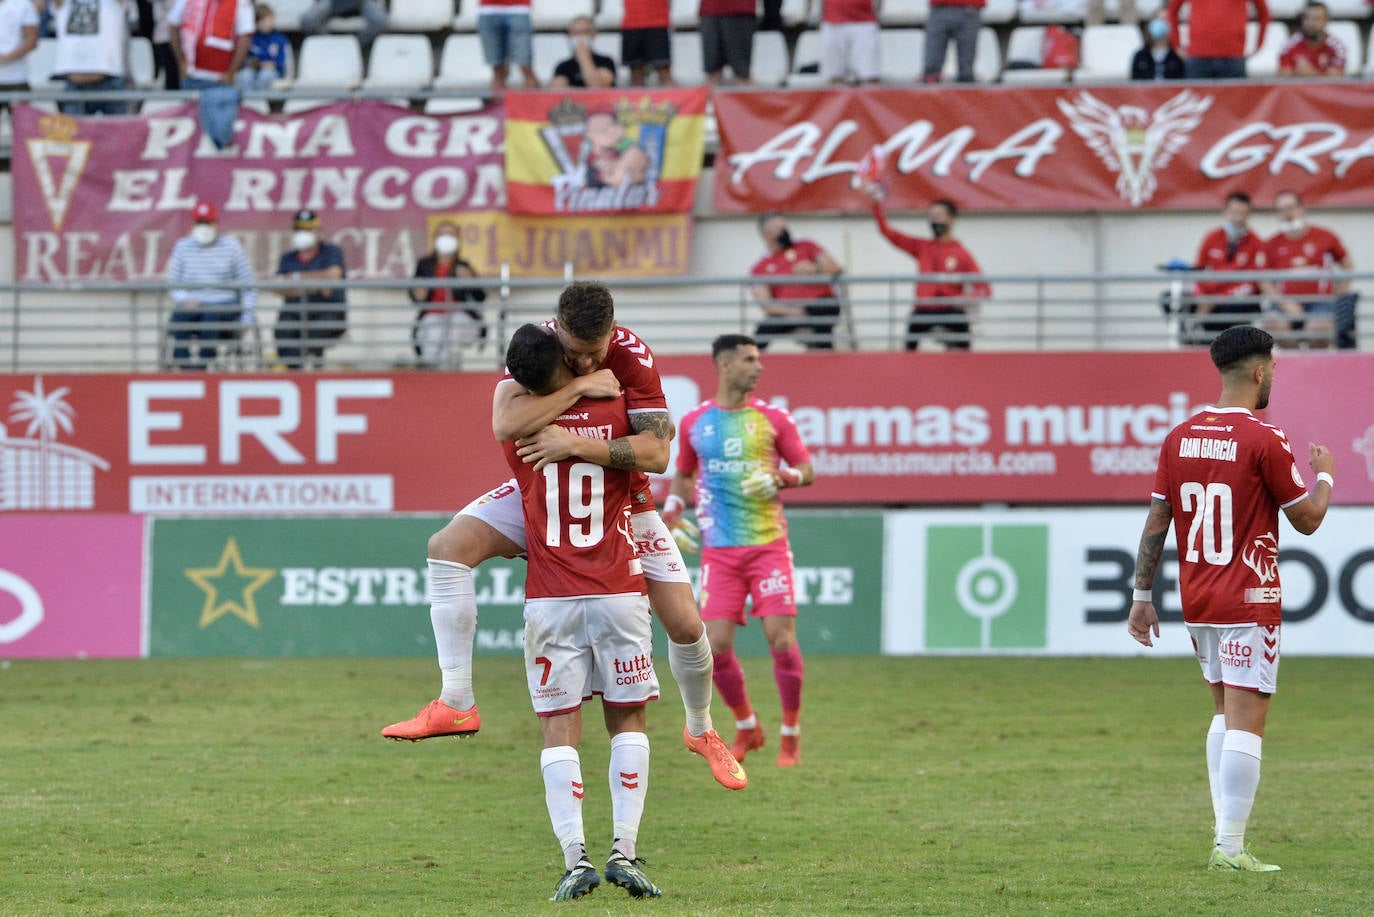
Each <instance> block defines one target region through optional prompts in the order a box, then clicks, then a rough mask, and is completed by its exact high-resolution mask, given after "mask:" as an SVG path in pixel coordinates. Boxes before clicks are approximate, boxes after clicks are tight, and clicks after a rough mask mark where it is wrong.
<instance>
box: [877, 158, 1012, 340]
mask: <svg viewBox="0 0 1374 917" xmlns="http://www.w3.org/2000/svg"><path fill="white" fill-rule="evenodd" d="M865 191H866V193H867V194H868V195H869V197H871V198H872V199H873V217H874V219H876V220H877V221H878V231H879V232H881V233H882V234H883V237H884V238H886V239H887V241H889V242H891V243H892V244H893V245H895V246H897V247H898V248H900V249H901V250H902V251H904V252H906V253H907V254H908V255H911V256H912V257H913V258H915V259H916V272H917V273H918V274H920V275H922V279H921V280H920V281H918V282H917V284H916V302H915V303H914V304H913V305H912V307H911V318H910V319H908V321H907V326H906V342H905V346H906V349H907V350H915V349H917V347H918V346H919V345H920V342H921V341H922V340H933V341H938V342H939V343H941V344H943V345H944V346H945V348H946V349H948V350H968V349H969V348H970V346H971V345H972V334H971V333H970V330H969V319H970V312H972V311H974V310H976V309H977V308H978V307H979V305H980V304H981V303H982V301H983V300H985V299H987V298H988V297H989V296H991V295H992V288H991V287H989V286H988V285H987V284H986V283H984V282H982V281H974V280H953V279H950V280H945V279H937V278H935V277H929V276H925V275H932V274H981V273H983V269H982V268H980V267H979V266H978V262H977V261H975V260H974V259H973V256H972V255H971V254H969V252H968V249H966V248H964V246H963V243H961V242H959V241H958V240H957V239H955V238H954V221H955V220H956V219H957V218H958V216H959V208H958V207H957V206H955V204H954V202H953V201H950V200H944V199H941V200H937V201H932V202H931V203H930V205H929V206H928V207H927V208H926V218H927V220H928V221H929V224H930V234H931V238H929V239H922V238H919V237H917V236H908V235H906V234H905V233H901V232H898V231H897V230H895V229H893V228H892V227H891V226H889V225H888V223H887V213H886V211H885V210H884V208H883V197H884V192H883V190H882V186H881V185H878V184H874V185H870V186H869V187H868V188H866V189H865Z"/></svg>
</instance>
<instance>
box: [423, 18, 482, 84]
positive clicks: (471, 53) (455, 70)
mask: <svg viewBox="0 0 1374 917" xmlns="http://www.w3.org/2000/svg"><path fill="white" fill-rule="evenodd" d="M465 2H466V0H465ZM434 88H435V89H458V90H470V91H482V92H486V91H489V90H490V89H491V68H490V67H488V66H487V62H486V59H485V58H484V57H482V40H481V39H480V38H478V37H477V35H476V33H474V32H461V33H454V34H452V35H450V36H449V37H448V38H446V39H444V48H443V50H442V51H440V52H439V75H438V76H436V77H435V78H434Z"/></svg>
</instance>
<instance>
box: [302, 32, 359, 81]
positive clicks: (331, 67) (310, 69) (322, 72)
mask: <svg viewBox="0 0 1374 917" xmlns="http://www.w3.org/2000/svg"><path fill="white" fill-rule="evenodd" d="M362 81H363V52H362V48H361V47H360V46H359V45H358V39H356V38H354V37H353V36H352V35H307V36H306V38H305V41H303V42H302V43H301V58H300V61H299V62H298V63H297V65H296V82H295V83H294V84H293V88H294V89H356V88H357V86H358V84H359V83H361V82H362Z"/></svg>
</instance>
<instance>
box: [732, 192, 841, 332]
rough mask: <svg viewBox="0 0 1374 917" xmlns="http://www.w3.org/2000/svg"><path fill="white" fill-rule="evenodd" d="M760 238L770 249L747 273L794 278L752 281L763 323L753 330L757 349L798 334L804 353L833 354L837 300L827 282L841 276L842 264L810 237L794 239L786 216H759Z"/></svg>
mask: <svg viewBox="0 0 1374 917" xmlns="http://www.w3.org/2000/svg"><path fill="white" fill-rule="evenodd" d="M759 235H760V236H762V237H763V243H764V245H766V246H767V247H768V254H766V255H764V256H763V257H762V258H760V259H759V260H758V261H756V262H754V266H753V267H752V268H750V269H749V273H750V274H751V275H753V276H755V277H778V276H792V275H796V276H798V277H800V278H804V279H799V280H798V281H797V282H796V283H779V284H769V283H756V284H754V286H753V288H752V289H751V291H750V292H751V293H752V295H753V297H754V300H755V301H756V302H758V304H759V305H760V306H762V307H763V312H764V319H763V321H762V322H760V323H759V326H758V328H756V329H755V330H754V338H755V340H757V342H758V345H759V349H760V350H765V349H767V347H768V344H769V342H770V341H773V340H776V339H777V338H780V337H786V336H788V335H793V334H797V333H799V332H800V334H801V341H802V344H803V345H804V346H805V347H806V349H808V350H833V349H834V347H835V342H834V333H835V323H836V322H837V321H838V320H839V316H840V297H839V294H838V292H836V290H835V287H834V286H833V284H832V283H831V282H827V279H826V278H824V277H822V276H818V275H828V280H829V281H833V280H834V278H835V276H836V275H837V274H839V273H840V270H841V269H840V264H839V262H838V261H836V260H835V259H834V258H832V257H831V256H830V255H829V254H828V253H827V252H826V251H825V249H823V248H821V247H820V246H819V245H817V244H816V243H815V242H812V241H811V240H810V239H793V238H792V233H791V231H789V230H788V228H787V218H786V217H784V216H783V215H782V214H780V213H765V214H762V215H761V216H760V217H759Z"/></svg>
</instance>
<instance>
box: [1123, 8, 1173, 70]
mask: <svg viewBox="0 0 1374 917" xmlns="http://www.w3.org/2000/svg"><path fill="white" fill-rule="evenodd" d="M1145 31H1146V32H1147V33H1149V36H1150V40H1149V42H1148V43H1147V44H1146V45H1145V46H1144V47H1143V48H1141V49H1140V50H1139V51H1137V52H1135V57H1133V58H1131V79H1133V80H1155V81H1159V80H1181V79H1183V73H1184V65H1183V58H1181V57H1179V56H1178V52H1177V51H1175V50H1174V46H1173V45H1172V44H1171V43H1170V42H1169V20H1167V19H1164V18H1161V17H1158V16H1156V17H1155V18H1154V19H1151V20H1150V24H1149V26H1147V27H1146V30H1145Z"/></svg>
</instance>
